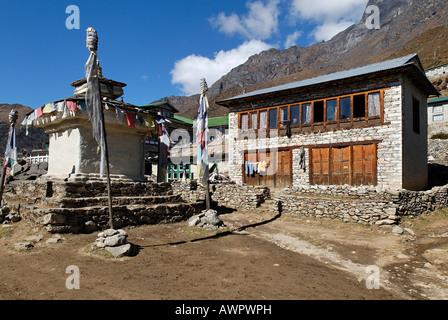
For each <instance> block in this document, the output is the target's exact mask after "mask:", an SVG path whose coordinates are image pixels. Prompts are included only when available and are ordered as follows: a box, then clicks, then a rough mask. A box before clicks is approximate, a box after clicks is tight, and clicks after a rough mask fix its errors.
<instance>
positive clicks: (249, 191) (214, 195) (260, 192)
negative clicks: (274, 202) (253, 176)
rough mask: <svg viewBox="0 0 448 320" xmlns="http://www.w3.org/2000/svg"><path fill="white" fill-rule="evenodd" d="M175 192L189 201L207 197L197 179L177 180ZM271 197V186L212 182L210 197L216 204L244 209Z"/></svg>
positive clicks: (255, 205)
mask: <svg viewBox="0 0 448 320" xmlns="http://www.w3.org/2000/svg"><path fill="white" fill-rule="evenodd" d="M172 186H173V193H174V194H180V195H181V197H182V198H183V199H184V200H186V201H188V202H196V201H199V200H204V199H205V188H204V186H202V185H200V184H198V183H197V182H196V181H195V180H189V181H185V182H184V181H175V182H173V183H172ZM268 198H270V191H269V188H264V187H253V186H241V185H237V184H234V183H211V184H210V199H211V201H212V202H214V203H216V205H218V206H221V207H226V208H231V209H239V210H243V211H250V210H254V209H256V208H258V207H260V205H261V204H262V203H263V202H265V200H266V199H268Z"/></svg>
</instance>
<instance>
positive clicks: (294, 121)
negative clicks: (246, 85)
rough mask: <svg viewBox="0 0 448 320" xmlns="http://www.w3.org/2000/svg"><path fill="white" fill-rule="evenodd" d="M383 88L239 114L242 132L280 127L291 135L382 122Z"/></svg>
mask: <svg viewBox="0 0 448 320" xmlns="http://www.w3.org/2000/svg"><path fill="white" fill-rule="evenodd" d="M384 90H385V89H382V90H376V91H369V92H364V93H357V94H351V95H345V96H339V97H331V98H328V99H320V100H313V101H307V102H302V103H295V104H291V105H284V106H278V107H272V108H266V109H260V110H255V111H248V112H241V113H239V128H240V129H241V130H242V131H248V130H249V129H252V130H255V131H257V130H260V129H262V130H266V129H267V131H268V132H269V130H273V129H279V130H280V135H281V134H282V130H284V129H285V128H286V127H287V126H288V125H290V127H291V129H292V134H294V133H301V132H310V131H322V130H334V129H339V128H341V129H350V128H353V127H362V126H368V125H378V124H382V123H383V113H384V105H383V104H384V102H383V101H384Z"/></svg>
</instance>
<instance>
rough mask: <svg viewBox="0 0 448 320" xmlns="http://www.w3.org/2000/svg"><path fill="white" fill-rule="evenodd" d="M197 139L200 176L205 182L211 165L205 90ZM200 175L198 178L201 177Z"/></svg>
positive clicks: (199, 112) (200, 103)
mask: <svg viewBox="0 0 448 320" xmlns="http://www.w3.org/2000/svg"><path fill="white" fill-rule="evenodd" d="M196 126H197V127H196V141H197V158H196V160H197V166H198V169H199V177H201V178H202V180H203V182H204V183H206V182H207V181H208V176H209V166H208V146H207V142H208V141H207V140H208V99H207V96H206V95H205V91H203V92H202V94H201V98H200V102H199V110H198V121H197V122H196ZM199 177H198V178H199Z"/></svg>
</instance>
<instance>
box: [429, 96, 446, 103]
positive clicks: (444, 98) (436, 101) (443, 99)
mask: <svg viewBox="0 0 448 320" xmlns="http://www.w3.org/2000/svg"><path fill="white" fill-rule="evenodd" d="M447 101H448V97H440V98H435V99H432V100H430V101H429V102H428V103H429V104H434V103H440V102H447Z"/></svg>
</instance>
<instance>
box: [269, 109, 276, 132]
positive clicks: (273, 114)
mask: <svg viewBox="0 0 448 320" xmlns="http://www.w3.org/2000/svg"><path fill="white" fill-rule="evenodd" d="M277 112H278V111H277V109H271V110H269V128H270V129H276V128H277Z"/></svg>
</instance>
